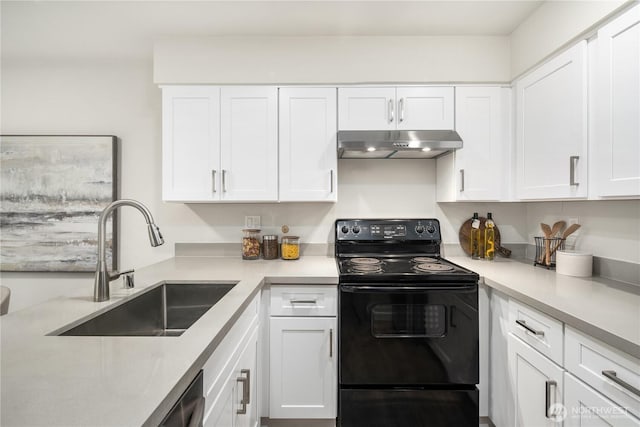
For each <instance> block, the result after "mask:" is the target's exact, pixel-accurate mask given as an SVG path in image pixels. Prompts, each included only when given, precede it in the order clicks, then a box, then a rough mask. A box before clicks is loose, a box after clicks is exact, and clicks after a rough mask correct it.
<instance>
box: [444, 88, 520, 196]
mask: <svg viewBox="0 0 640 427" xmlns="http://www.w3.org/2000/svg"><path fill="white" fill-rule="evenodd" d="M508 93H510V91H509V89H503V88H499V87H458V88H456V130H457V131H458V133H459V134H460V137H461V138H462V141H463V146H462V149H459V150H456V151H455V153H454V156H455V169H454V176H455V178H456V183H457V185H456V189H457V191H455V194H456V196H457V197H456V198H457V200H500V199H501V198H502V193H503V191H502V189H503V182H504V181H505V173H507V172H506V171H505V168H504V165H503V155H505V154H506V153H505V152H506V150H507V145H506V144H505V136H506V132H507V130H508V124H509V116H508V111H505V110H507V108H508V107H507V106H508V105H509V104H508V103H503V100H505V101H508V97H509V96H508ZM456 172H457V173H456Z"/></svg>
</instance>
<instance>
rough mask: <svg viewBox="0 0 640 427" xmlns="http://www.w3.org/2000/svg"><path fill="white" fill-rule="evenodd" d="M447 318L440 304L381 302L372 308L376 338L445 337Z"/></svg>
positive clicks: (372, 322) (372, 324) (373, 332)
mask: <svg viewBox="0 0 640 427" xmlns="http://www.w3.org/2000/svg"><path fill="white" fill-rule="evenodd" d="M446 319H447V316H446V308H445V306H444V305H440V304H380V305H376V306H374V307H373V308H372V309H371V333H372V334H373V336H374V337H376V338H424V337H432V338H433V337H443V336H444V335H445V332H446V325H447V321H446Z"/></svg>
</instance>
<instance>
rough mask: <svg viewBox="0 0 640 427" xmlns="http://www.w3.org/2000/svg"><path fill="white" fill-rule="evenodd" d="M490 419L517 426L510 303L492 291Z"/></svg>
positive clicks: (503, 425) (495, 422)
mask: <svg viewBox="0 0 640 427" xmlns="http://www.w3.org/2000/svg"><path fill="white" fill-rule="evenodd" d="M490 304H491V322H490V328H491V329H490V331H489V339H490V346H491V348H490V351H489V394H490V396H489V417H490V418H491V420H492V421H493V423H494V424H495V425H496V426H497V427H508V426H512V425H513V419H514V415H513V414H514V393H513V389H512V386H511V382H510V381H509V300H508V299H507V297H506V296H504V295H502V294H501V293H499V292H498V291H496V290H495V289H491V299H490Z"/></svg>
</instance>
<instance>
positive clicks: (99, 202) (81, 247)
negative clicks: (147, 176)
mask: <svg viewBox="0 0 640 427" xmlns="http://www.w3.org/2000/svg"><path fill="white" fill-rule="evenodd" d="M115 148H116V138H115V137H112V136H22V135H21V136H2V137H1V140H0V178H1V181H0V268H1V269H2V270H3V271H95V268H96V260H97V232H98V217H99V215H100V212H101V211H102V210H103V209H104V208H105V207H106V206H107V205H108V204H109V203H110V202H112V201H113V200H114V199H115V197H116V188H117V187H116V185H115V178H116V176H117V174H116V168H115V165H116V160H117V156H116V150H115ZM115 222H116V221H114V220H110V222H109V223H108V225H107V230H108V243H109V250H108V263H109V266H110V267H113V269H115V267H116V265H115V264H114V260H116V259H117V257H114V256H113V252H114V249H117V248H116V245H115V244H114V239H113V236H114V235H116V236H117V233H114V231H115V226H114V223H115Z"/></svg>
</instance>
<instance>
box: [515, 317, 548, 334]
mask: <svg viewBox="0 0 640 427" xmlns="http://www.w3.org/2000/svg"><path fill="white" fill-rule="evenodd" d="M516 323H517V324H518V325H520V326H522V327H523V328H525V329H526V330H527V331H529V332H531V333H532V334H533V335H536V336H539V337H543V336H544V331H537V330H535V329H533V328H532V327H531V326H529V325H527V323H526V322H525V321H524V320H516Z"/></svg>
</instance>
